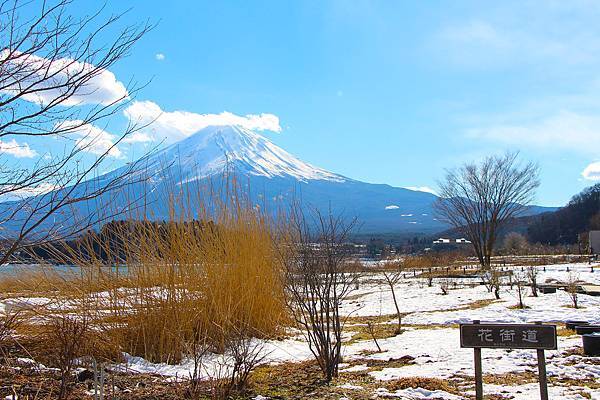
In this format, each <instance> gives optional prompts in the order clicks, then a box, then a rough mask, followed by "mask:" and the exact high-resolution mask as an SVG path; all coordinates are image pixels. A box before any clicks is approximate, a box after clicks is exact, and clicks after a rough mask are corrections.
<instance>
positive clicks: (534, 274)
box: [527, 265, 538, 297]
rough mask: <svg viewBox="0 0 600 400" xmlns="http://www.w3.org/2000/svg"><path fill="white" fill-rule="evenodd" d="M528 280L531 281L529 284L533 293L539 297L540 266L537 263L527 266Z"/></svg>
mask: <svg viewBox="0 0 600 400" xmlns="http://www.w3.org/2000/svg"><path fill="white" fill-rule="evenodd" d="M527 280H528V281H529V285H530V286H531V295H532V296H533V297H538V291H537V280H538V268H537V267H536V266H535V265H530V266H528V267H527Z"/></svg>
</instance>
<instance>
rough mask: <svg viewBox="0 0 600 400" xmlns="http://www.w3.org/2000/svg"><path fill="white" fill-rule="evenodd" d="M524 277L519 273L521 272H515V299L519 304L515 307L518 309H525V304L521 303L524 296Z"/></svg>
mask: <svg viewBox="0 0 600 400" xmlns="http://www.w3.org/2000/svg"><path fill="white" fill-rule="evenodd" d="M525 279H526V276H525V275H524V274H523V273H521V272H517V273H516V274H514V280H513V282H514V284H515V286H516V288H517V289H516V290H517V298H518V299H519V304H518V305H517V306H518V308H520V309H523V308H525V303H523V296H524V292H525V285H526V281H525Z"/></svg>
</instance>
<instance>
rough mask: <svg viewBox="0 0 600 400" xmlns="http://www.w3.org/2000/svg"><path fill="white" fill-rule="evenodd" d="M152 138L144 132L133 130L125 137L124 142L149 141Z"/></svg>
mask: <svg viewBox="0 0 600 400" xmlns="http://www.w3.org/2000/svg"><path fill="white" fill-rule="evenodd" d="M151 141H152V138H151V137H150V136H149V135H148V134H147V133H144V132H133V133H130V134H129V135H127V136H125V138H123V143H130V144H134V143H147V142H151Z"/></svg>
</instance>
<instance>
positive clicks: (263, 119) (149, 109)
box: [124, 101, 281, 143]
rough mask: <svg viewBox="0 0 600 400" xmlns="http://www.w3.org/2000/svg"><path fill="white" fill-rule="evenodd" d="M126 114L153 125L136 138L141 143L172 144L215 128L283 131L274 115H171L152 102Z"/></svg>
mask: <svg viewBox="0 0 600 400" xmlns="http://www.w3.org/2000/svg"><path fill="white" fill-rule="evenodd" d="M124 113H125V116H126V117H127V118H129V120H130V121H132V122H133V123H138V124H142V125H146V124H149V125H148V126H147V127H146V128H144V129H142V130H140V131H139V133H140V135H137V136H136V138H135V141H137V142H142V141H149V140H150V139H152V140H165V141H166V142H167V143H172V142H176V141H178V140H181V139H183V138H186V137H188V136H190V135H192V134H194V133H196V132H198V131H199V130H201V129H203V128H206V127H207V126H211V125H237V126H241V127H243V128H246V129H251V130H255V131H272V132H280V131H281V126H280V125H279V118H278V117H277V116H276V115H273V114H248V115H245V116H240V115H235V114H232V113H230V112H227V111H224V112H222V113H220V114H197V113H193V112H188V111H171V112H167V111H163V110H161V108H160V107H159V106H158V104H156V103H154V102H152V101H135V102H133V103H132V104H131V105H130V106H129V107H127V108H126V109H125V110H124ZM141 134H144V135H146V136H142V135H141ZM146 139H148V140H146Z"/></svg>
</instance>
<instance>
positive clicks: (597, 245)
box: [590, 231, 600, 254]
mask: <svg viewBox="0 0 600 400" xmlns="http://www.w3.org/2000/svg"><path fill="white" fill-rule="evenodd" d="M590 254H600V231H590Z"/></svg>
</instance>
